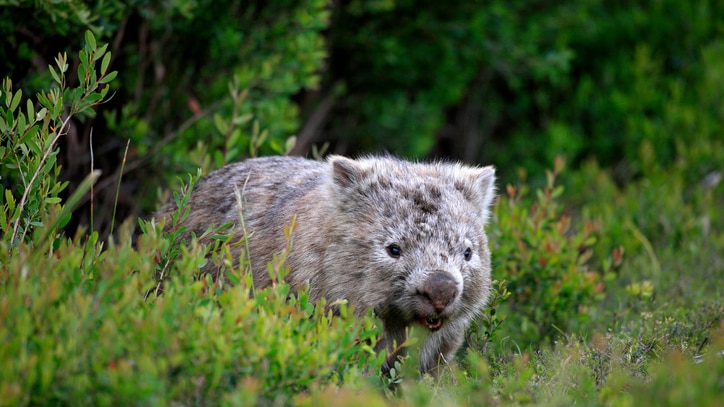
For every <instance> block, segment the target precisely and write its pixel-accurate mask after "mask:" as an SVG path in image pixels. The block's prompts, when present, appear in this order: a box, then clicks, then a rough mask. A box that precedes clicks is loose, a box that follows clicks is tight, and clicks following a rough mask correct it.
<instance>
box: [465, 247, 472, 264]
mask: <svg viewBox="0 0 724 407" xmlns="http://www.w3.org/2000/svg"><path fill="white" fill-rule="evenodd" d="M463 256H465V261H470V259H471V258H472V257H473V250H472V249H471V248H469V247H468V248H467V249H465V251H464V252H463Z"/></svg>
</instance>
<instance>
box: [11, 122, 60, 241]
mask: <svg viewBox="0 0 724 407" xmlns="http://www.w3.org/2000/svg"><path fill="white" fill-rule="evenodd" d="M71 117H72V116H71V115H68V117H67V118H66V119H65V120H64V121H63V125H61V126H60V129H59V130H58V133H56V134H55V137H54V138H53V141H52V142H51V143H50V145H49V146H48V148H47V149H46V150H45V152H44V153H43V157H41V158H40V164H38V169H37V170H35V173H34V174H33V177H32V178H30V182H28V184H27V186H26V187H25V192H23V196H22V198H20V203H19V204H18V207H19V208H20V210H19V212H18V214H19V216H18V218H17V219H15V226H13V237H12V238H11V239H10V247H13V246H14V245H15V239H16V238H17V236H18V226H19V225H20V218H21V217H22V216H20V214H22V212H23V208H24V207H25V204H26V203H27V200H28V194H29V193H30V190H31V189H32V186H33V184H34V183H35V180H36V179H37V178H38V176H39V175H40V171H42V169H43V165H44V164H45V160H46V159H47V158H48V156H49V155H50V152H51V151H53V146H55V143H57V142H58V139H60V136H62V135H63V134H65V133H67V131H68V130H67V126H68V123H70V118H71Z"/></svg>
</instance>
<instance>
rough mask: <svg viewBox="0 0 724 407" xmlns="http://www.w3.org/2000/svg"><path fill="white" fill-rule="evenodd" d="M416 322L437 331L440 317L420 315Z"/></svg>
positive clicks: (440, 321) (440, 324)
mask: <svg viewBox="0 0 724 407" xmlns="http://www.w3.org/2000/svg"><path fill="white" fill-rule="evenodd" d="M418 322H419V323H420V324H421V325H424V326H426V327H427V328H428V329H429V330H431V331H437V330H438V329H440V327H441V326H442V318H436V317H424V316H420V317H419V318H418Z"/></svg>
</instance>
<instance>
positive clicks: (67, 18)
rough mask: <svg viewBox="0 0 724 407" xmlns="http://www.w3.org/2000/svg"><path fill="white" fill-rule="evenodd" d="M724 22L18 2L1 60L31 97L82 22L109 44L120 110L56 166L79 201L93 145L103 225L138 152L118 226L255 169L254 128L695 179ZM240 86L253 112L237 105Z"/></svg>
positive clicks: (654, 15) (525, 164) (675, 8)
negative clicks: (233, 172)
mask: <svg viewBox="0 0 724 407" xmlns="http://www.w3.org/2000/svg"><path fill="white" fill-rule="evenodd" d="M722 14H724V8H722V7H720V6H719V4H718V3H717V2H716V1H702V2H681V1H673V0H667V1H640V2H636V4H629V3H626V2H610V1H601V0H591V1H585V2H575V3H559V2H549V1H530V0H525V1H522V0H518V1H473V2H459V3H455V4H447V3H440V2H428V1H422V2H417V1H393V0H389V1H375V2H364V1H335V2H333V3H331V4H328V3H327V2H325V1H318V0H316V1H315V0H308V1H275V2H255V1H251V2H235V1H214V2H211V1H199V2H194V1H177V2H171V3H156V2H145V1H134V2H119V1H110V2H103V3H96V4H86V3H84V2H79V1H68V2H61V3H50V4H44V5H43V6H41V7H35V6H34V5H31V3H30V2H18V4H14V5H13V4H11V5H6V6H4V7H3V8H2V9H1V10H0V21H2V22H1V23H0V34H2V36H3V38H5V39H6V40H5V41H4V45H3V47H2V50H1V51H0V61H2V62H0V64H1V66H2V71H4V72H5V73H6V74H7V75H9V76H11V77H13V78H15V81H16V83H17V84H18V85H19V86H22V87H23V88H24V89H25V90H26V91H34V90H37V89H40V88H43V86H46V85H47V83H48V81H49V80H50V77H49V75H48V73H47V70H46V66H47V65H48V64H50V63H52V62H53V58H54V57H55V52H56V50H58V49H72V48H73V47H75V46H78V45H79V44H80V43H81V41H82V32H83V31H84V30H85V29H86V28H87V27H90V28H91V29H93V30H94V31H95V33H96V34H97V36H99V38H100V39H102V40H107V41H109V42H110V43H111V50H112V51H113V55H114V59H113V62H112V68H113V69H117V70H119V71H120V72H121V75H120V76H119V80H117V81H116V82H115V84H114V89H113V91H114V95H113V98H112V99H111V100H110V101H109V102H108V103H106V104H104V105H103V106H102V107H100V109H98V110H99V114H98V115H97V116H96V117H92V118H84V119H83V120H79V121H76V123H75V126H74V127H73V129H72V130H73V131H72V132H71V133H70V134H69V136H68V137H66V138H65V139H64V140H63V141H62V142H63V145H62V151H63V153H64V154H62V159H61V162H62V164H63V175H62V176H63V178H64V179H67V180H69V181H70V182H71V187H70V189H69V191H70V190H72V188H73V185H75V184H77V183H78V182H79V180H80V179H82V178H83V176H84V175H85V174H87V173H88V171H89V169H90V166H91V154H90V152H91V145H90V144H91V133H92V136H93V137H92V142H93V147H92V150H93V152H94V163H93V165H94V167H95V168H100V169H102V170H103V177H102V179H101V181H100V184H99V188H96V189H95V193H96V194H97V196H96V197H95V205H96V211H97V214H96V215H95V216H96V217H97V221H98V223H99V224H104V223H108V222H109V220H110V215H109V213H110V212H109V208H111V207H112V205H113V204H114V200H115V199H114V198H115V194H114V193H112V192H114V190H115V188H114V186H115V185H116V183H117V182H118V178H119V175H120V171H121V170H120V168H121V165H120V164H121V161H122V157H123V155H124V150H125V148H126V145H127V143H129V144H128V146H129V151H128V153H127V158H126V160H127V162H126V165H125V167H124V170H123V171H124V172H125V174H124V175H123V177H122V180H121V191H122V193H121V194H120V199H119V200H118V206H117V209H118V210H117V216H118V217H119V218H125V217H126V216H129V215H142V214H148V213H149V212H150V211H152V210H153V208H154V207H155V206H156V205H157V202H158V197H157V194H156V193H155V190H156V188H157V187H159V186H167V185H169V182H172V180H173V179H175V177H176V176H178V175H180V174H183V173H185V172H191V171H193V169H194V168H196V167H199V166H201V167H204V168H205V169H209V168H213V167H217V166H220V165H223V164H224V163H225V162H227V161H236V160H239V159H242V158H244V157H245V156H248V155H249V153H250V151H251V150H253V148H248V145H249V144H250V143H251V140H252V139H253V138H254V131H255V130H254V126H253V123H259V124H261V129H256V131H257V135H262V136H263V135H266V137H267V138H266V140H267V141H268V140H271V141H272V142H271V143H269V145H271V147H269V146H268V145H267V144H264V145H263V147H262V148H261V152H260V153H262V154H268V153H274V152H277V153H278V152H282V151H285V148H284V145H285V143H284V140H285V139H286V138H287V137H290V136H292V135H297V136H298V137H297V139H296V141H297V143H296V146H294V147H293V149H292V150H291V152H292V153H293V154H302V155H307V154H309V152H310V148H311V147H312V146H313V145H317V146H321V145H322V144H323V143H324V142H329V143H330V150H331V151H333V152H335V153H340V154H347V155H355V154H360V153H366V152H379V151H389V152H392V153H394V154H398V155H401V156H405V157H409V158H426V157H447V158H452V159H460V160H464V161H467V162H473V163H474V162H481V163H493V164H495V165H497V166H498V167H499V168H500V173H501V175H502V177H503V179H504V180H507V181H510V180H513V179H514V178H515V172H514V169H515V168H518V167H522V168H525V169H526V170H527V171H528V172H529V173H530V174H542V170H543V169H544V168H547V167H549V166H550V165H551V163H552V161H553V158H554V157H555V156H556V155H559V154H563V155H564V156H566V158H567V159H568V161H569V162H572V163H574V164H575V163H580V162H582V161H585V160H587V159H589V158H591V157H595V159H596V160H597V161H598V162H599V163H600V164H601V165H602V166H604V167H607V168H613V169H614V175H615V179H616V180H617V181H618V182H619V183H621V184H624V183H626V182H628V181H630V180H631V179H634V178H636V177H640V176H641V175H642V174H643V173H644V172H645V171H646V169H647V166H648V167H651V165H649V164H650V163H655V165H656V166H663V167H668V166H672V165H674V164H676V163H677V162H681V161H682V159H683V160H686V161H691V162H687V165H690V166H692V167H693V168H692V170H693V171H692V172H691V173H689V176H690V177H691V180H690V181H692V182H697V181H700V180H701V179H702V178H703V177H705V176H706V175H707V174H708V173H710V172H711V171H713V170H715V169H716V168H715V165H714V164H713V163H714V162H715V160H714V159H713V158H718V156H716V157H713V155H716V154H718V153H716V152H714V148H715V147H717V146H720V143H721V142H720V141H719V139H720V134H721V123H722V122H723V121H722V119H724V117H723V115H724V112H723V111H722V109H721V103H719V102H720V101H721V97H722V92H723V91H722V85H724V84H723V83H722V82H723V81H722V79H721V78H719V76H718V75H717V74H716V72H717V71H718V69H719V67H720V66H721V65H722V63H724V46H723V45H722V43H721V39H720V37H721V34H722V30H723V29H724V28H723V27H722V23H721V21H724V18H722V17H724V16H723V15H722ZM76 63H77V62H76ZM72 71H73V70H71V72H72ZM234 78H236V82H235V85H234V86H235V87H236V88H237V89H238V90H239V91H242V90H246V91H247V92H248V93H247V94H246V97H245V98H243V100H237V101H234V100H233V98H232V97H230V95H229V91H228V86H229V83H230V82H231V81H232V80H233V79H234ZM18 82H19V83H18ZM215 116H216V117H215ZM220 122H222V123H223V122H228V123H233V122H236V123H237V124H232V127H234V126H236V127H237V130H238V133H239V134H237V136H236V137H230V135H231V132H232V131H231V130H230V129H228V127H229V126H226V127H224V126H220V125H219V123H220ZM264 131H266V133H264V134H262V132H264ZM690 138H691V140H690ZM198 143H203V146H202V147H200V146H199V144H198ZM230 143H231V144H230ZM199 148H202V149H204V151H211V152H216V154H217V157H216V159H215V160H214V162H213V163H203V162H202V160H201V158H200V157H201V155H200V154H194V153H193V152H194V151H197V150H198V149H199ZM221 152H223V154H222V153H221ZM702 155H703V156H704V157H701V156H702ZM702 158H705V159H702ZM652 165H653V164H652ZM3 182H5V183H9V182H12V180H8V179H5V180H4V181H3ZM88 212H89V207H88V205H86V206H84V207H82V208H81V209H80V211H79V212H78V214H79V216H76V217H75V219H76V221H77V222H79V223H84V222H87V221H88V215H87V214H88ZM72 225H73V224H71V227H72Z"/></svg>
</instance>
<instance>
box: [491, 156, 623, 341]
mask: <svg viewBox="0 0 724 407" xmlns="http://www.w3.org/2000/svg"><path fill="white" fill-rule="evenodd" d="M563 165H564V164H563V160H562V159H561V158H558V159H557V160H556V162H555V168H554V170H552V171H547V173H546V174H547V184H546V186H545V187H544V188H542V189H539V190H537V191H536V195H535V197H534V198H531V199H530V200H528V199H527V194H528V187H527V186H526V185H525V184H519V185H518V187H515V186H512V185H509V186H508V187H507V190H506V192H507V196H501V198H500V202H499V203H498V205H497V206H496V208H495V209H496V210H495V215H496V218H495V223H494V225H495V227H494V229H493V231H492V233H491V242H492V245H493V250H492V251H493V263H494V267H493V268H494V273H496V277H497V278H500V279H504V280H505V281H506V282H507V290H508V291H509V292H510V294H511V295H510V298H509V299H508V301H507V302H506V303H505V307H504V308H503V309H504V310H505V311H507V312H506V317H507V319H506V324H505V326H504V328H507V329H505V331H506V332H507V333H509V335H510V339H512V340H513V341H514V342H515V343H517V344H518V346H521V347H523V348H527V347H528V346H531V345H534V346H540V345H541V344H542V343H544V342H545V341H550V340H551V339H554V338H555V337H556V336H558V335H560V334H563V333H565V332H571V331H572V332H577V331H580V330H581V329H583V328H584V327H585V326H586V324H585V323H586V322H587V319H588V315H589V313H591V312H594V310H593V308H595V307H596V305H597V303H598V302H599V301H600V300H601V299H603V295H604V293H603V290H604V287H605V282H606V280H607V279H610V278H612V277H613V276H614V275H613V274H612V273H611V272H612V270H613V267H616V266H618V265H620V262H621V255H622V253H621V251H620V250H616V251H614V252H613V254H612V255H611V256H612V257H611V258H610V259H607V258H605V257H604V256H601V255H600V253H599V255H598V256H596V257H595V258H594V245H595V243H596V236H597V235H598V234H600V233H601V227H602V225H601V223H600V222H598V221H596V220H594V219H583V220H581V221H579V223H578V224H577V226H574V224H573V222H572V219H571V217H570V216H568V215H565V214H564V212H563V208H562V206H561V203H560V202H559V200H560V196H561V194H562V193H563V187H562V186H556V185H555V180H556V177H557V176H558V175H559V174H560V172H561V171H562V170H563ZM576 227H577V228H576ZM592 258H593V260H592ZM594 262H600V264H595V263H594Z"/></svg>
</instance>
